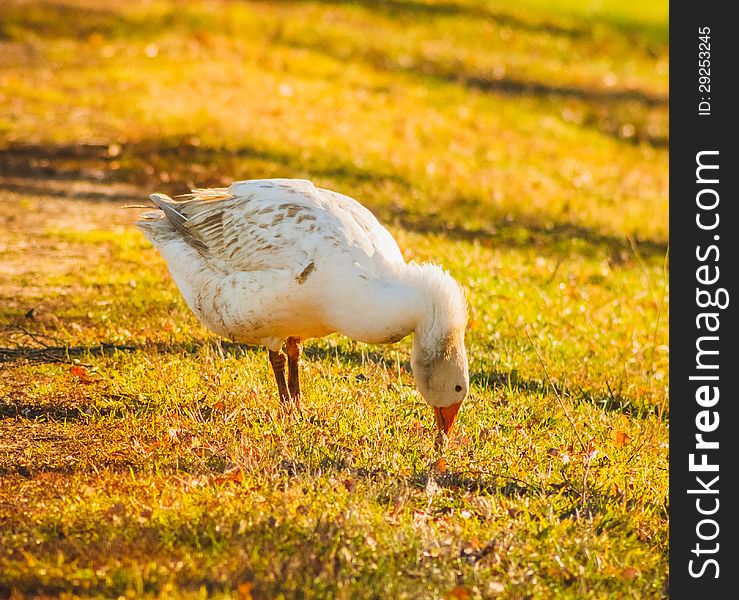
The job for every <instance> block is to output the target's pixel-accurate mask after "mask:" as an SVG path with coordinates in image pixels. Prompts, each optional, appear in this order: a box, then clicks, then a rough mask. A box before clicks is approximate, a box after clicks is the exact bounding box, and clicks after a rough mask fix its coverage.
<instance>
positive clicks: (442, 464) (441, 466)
mask: <svg viewBox="0 0 739 600" xmlns="http://www.w3.org/2000/svg"><path fill="white" fill-rule="evenodd" d="M431 468H432V469H433V470H434V471H436V472H437V473H446V459H445V458H437V459H436V460H435V461H434V463H433V464H432V465H431Z"/></svg>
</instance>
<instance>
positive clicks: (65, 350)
mask: <svg viewBox="0 0 739 600" xmlns="http://www.w3.org/2000/svg"><path fill="white" fill-rule="evenodd" d="M203 348H209V349H211V350H212V351H214V352H217V353H222V354H224V355H230V356H236V357H238V356H243V355H244V354H245V353H255V352H262V353H263V349H262V348H261V347H258V346H250V345H247V344H238V343H234V342H227V341H225V340H209V341H206V342H202V343H182V344H169V343H153V344H152V343H149V344H109V343H101V344H99V345H94V346H44V347H41V348H39V347H37V346H34V347H15V348H0V364H1V363H14V362H29V363H33V364H51V363H70V364H80V362H81V361H84V359H85V357H101V356H114V355H115V354H116V353H118V352H152V351H153V352H156V353H159V354H178V353H188V354H194V353H197V352H199V351H200V350H202V349H203ZM305 357H306V358H307V359H314V360H320V361H332V360H339V361H340V362H341V363H342V364H345V365H350V366H354V367H361V366H362V365H364V364H366V363H368V362H369V363H374V364H377V365H380V366H381V367H383V368H385V369H388V370H390V371H393V372H394V371H395V370H396V369H397V368H398V363H397V362H396V361H395V360H391V359H388V358H386V357H385V356H383V355H382V354H380V353H378V352H373V351H372V350H366V351H364V352H362V351H358V350H347V349H339V348H334V349H329V348H322V347H316V346H308V347H307V348H306V349H305ZM265 360H266V356H265ZM400 366H401V368H402V369H403V370H404V371H405V372H407V373H410V372H411V365H410V362H409V361H407V360H402V361H400ZM470 383H471V384H472V385H474V386H476V387H478V388H481V389H483V390H488V389H490V388H495V387H503V388H508V389H510V390H511V391H513V392H523V393H527V394H550V393H554V394H556V395H559V396H561V397H566V398H569V399H571V400H572V401H574V402H577V403H579V402H584V403H587V404H593V405H596V406H598V407H600V408H602V409H603V410H604V411H606V412H617V413H622V414H625V415H628V416H632V417H638V418H643V417H646V416H648V415H653V414H656V415H659V414H660V413H659V411H658V408H657V407H652V406H647V405H637V404H635V403H634V402H632V401H631V400H629V399H627V398H624V397H622V396H621V395H619V394H613V393H609V394H607V395H606V394H602V393H597V392H593V391H590V390H586V389H584V388H580V389H579V390H577V391H576V392H573V391H572V390H569V389H563V388H561V387H559V386H557V384H556V383H555V384H554V385H555V386H556V387H554V388H553V387H552V385H550V384H549V383H546V382H541V381H536V380H533V379H523V378H520V377H518V375H516V374H515V373H499V372H482V371H477V372H472V373H470ZM24 411H29V414H24ZM109 411H110V412H111V414H113V416H115V409H109ZM95 413H96V414H99V413H100V411H98V410H97V409H96V411H95ZM3 416H5V417H15V416H22V417H26V418H39V417H40V418H52V419H57V420H61V419H64V418H68V419H70V418H71V419H74V418H82V417H85V416H89V415H86V414H85V413H83V412H82V411H81V410H80V409H76V408H64V407H38V406H26V405H0V418H2V417H3ZM662 418H667V416H666V415H662Z"/></svg>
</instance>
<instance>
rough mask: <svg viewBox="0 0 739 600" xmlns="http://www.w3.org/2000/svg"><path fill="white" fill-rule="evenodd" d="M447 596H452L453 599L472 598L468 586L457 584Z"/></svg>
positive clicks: (467, 599)
mask: <svg viewBox="0 0 739 600" xmlns="http://www.w3.org/2000/svg"><path fill="white" fill-rule="evenodd" d="M447 598H454V599H455V600H469V599H470V598H472V592H470V590H469V589H468V588H466V587H464V586H461V585H458V586H457V587H455V588H454V589H453V590H452V591H451V592H449V593H448V594H447Z"/></svg>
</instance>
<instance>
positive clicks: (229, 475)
mask: <svg viewBox="0 0 739 600" xmlns="http://www.w3.org/2000/svg"><path fill="white" fill-rule="evenodd" d="M213 481H214V482H215V483H217V484H218V485H223V484H224V483H243V482H244V472H243V471H242V470H241V469H232V470H230V471H227V472H226V473H223V475H219V476H218V477H216V478H215V479H213Z"/></svg>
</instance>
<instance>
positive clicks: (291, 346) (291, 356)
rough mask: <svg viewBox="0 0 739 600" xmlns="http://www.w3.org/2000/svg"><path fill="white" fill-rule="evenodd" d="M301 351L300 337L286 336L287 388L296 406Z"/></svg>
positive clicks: (298, 393)
mask: <svg viewBox="0 0 739 600" xmlns="http://www.w3.org/2000/svg"><path fill="white" fill-rule="evenodd" d="M302 353H303V343H302V342H301V341H300V338H296V337H289V338H287V366H288V379H287V382H288V388H289V391H290V397H291V398H292V400H293V402H294V403H295V405H296V406H299V405H300V371H299V369H300V355H301V354H302Z"/></svg>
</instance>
